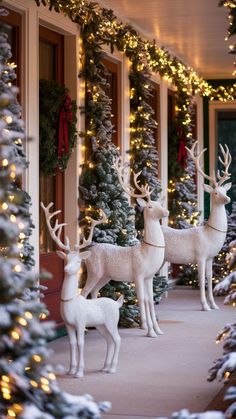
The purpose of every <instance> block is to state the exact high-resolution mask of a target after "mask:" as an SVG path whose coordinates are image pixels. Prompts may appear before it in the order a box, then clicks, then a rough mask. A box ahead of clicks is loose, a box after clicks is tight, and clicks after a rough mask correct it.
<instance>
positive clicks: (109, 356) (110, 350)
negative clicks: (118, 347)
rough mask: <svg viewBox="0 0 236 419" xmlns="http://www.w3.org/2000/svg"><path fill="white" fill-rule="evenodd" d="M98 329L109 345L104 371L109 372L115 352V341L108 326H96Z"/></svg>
mask: <svg viewBox="0 0 236 419" xmlns="http://www.w3.org/2000/svg"><path fill="white" fill-rule="evenodd" d="M96 329H97V331H98V332H99V333H100V334H101V335H102V336H103V337H104V338H105V340H106V345H107V349H106V357H105V362H104V366H103V368H102V371H105V372H109V370H110V368H111V363H112V357H113V353H114V342H113V340H112V338H111V336H110V333H109V332H108V331H107V329H106V326H104V325H99V326H96Z"/></svg>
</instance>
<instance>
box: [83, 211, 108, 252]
mask: <svg viewBox="0 0 236 419" xmlns="http://www.w3.org/2000/svg"><path fill="white" fill-rule="evenodd" d="M99 212H100V214H101V215H102V218H100V220H94V219H93V218H91V228H90V232H89V236H88V238H87V239H85V237H84V238H83V243H81V244H76V250H81V249H84V248H85V247H87V246H89V245H90V244H91V243H92V238H93V231H94V228H95V227H96V225H98V224H103V223H106V222H107V216H106V214H105V212H104V211H103V210H102V209H100V210H99Z"/></svg>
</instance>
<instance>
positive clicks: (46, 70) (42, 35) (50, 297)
mask: <svg viewBox="0 0 236 419" xmlns="http://www.w3.org/2000/svg"><path fill="white" fill-rule="evenodd" d="M63 41H64V39H63V36H62V35H60V34H58V33H56V32H53V31H51V30H48V29H46V28H43V27H40V29H39V78H40V79H47V80H56V81H58V82H59V83H61V84H63V81H64V80H63V78H64V77H63V68H64V59H63V49H64V42H63ZM39 193H40V202H41V201H42V202H43V203H44V205H46V206H47V205H48V204H49V203H50V202H54V206H53V208H52V209H51V211H55V210H58V209H60V210H61V211H62V213H61V214H60V215H59V216H57V217H58V218H59V221H60V222H62V221H63V219H64V175H63V173H59V174H57V175H55V176H51V175H45V174H44V173H40V192H39ZM51 221H52V223H55V220H51ZM40 270H41V271H42V270H46V271H48V272H50V273H51V274H52V279H51V280H46V281H45V280H42V281H41V284H42V285H44V286H46V287H47V290H46V291H45V292H44V294H45V299H44V302H45V303H46V305H47V308H48V310H49V312H50V314H49V318H48V319H49V320H54V321H55V322H56V324H57V326H59V325H60V324H62V319H61V316H60V311H59V306H60V292H61V286H62V281H63V261H62V260H61V259H60V258H59V257H58V256H57V254H56V245H55V243H54V242H53V241H52V239H51V238H50V236H49V234H48V231H47V226H46V222H45V216H44V213H43V210H42V209H41V208H40Z"/></svg>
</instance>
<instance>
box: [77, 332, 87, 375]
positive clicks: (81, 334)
mask: <svg viewBox="0 0 236 419" xmlns="http://www.w3.org/2000/svg"><path fill="white" fill-rule="evenodd" d="M84 332H85V326H84V325H80V326H79V327H77V342H78V352H79V362H78V366H77V371H76V373H75V377H76V378H82V377H83V376H84Z"/></svg>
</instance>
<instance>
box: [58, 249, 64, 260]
mask: <svg viewBox="0 0 236 419" xmlns="http://www.w3.org/2000/svg"><path fill="white" fill-rule="evenodd" d="M56 254H57V256H59V258H61V259H66V254H65V253H64V252H62V251H61V250H57V251H56Z"/></svg>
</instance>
